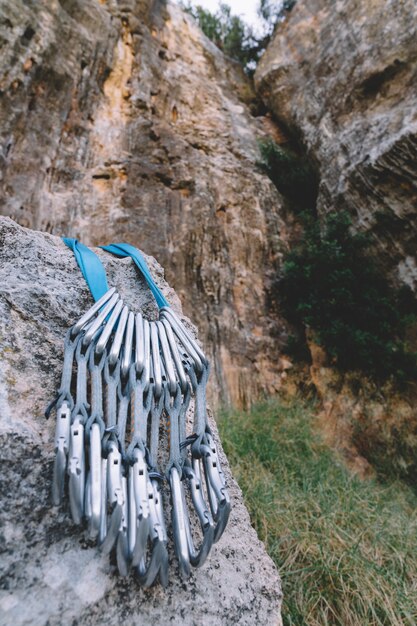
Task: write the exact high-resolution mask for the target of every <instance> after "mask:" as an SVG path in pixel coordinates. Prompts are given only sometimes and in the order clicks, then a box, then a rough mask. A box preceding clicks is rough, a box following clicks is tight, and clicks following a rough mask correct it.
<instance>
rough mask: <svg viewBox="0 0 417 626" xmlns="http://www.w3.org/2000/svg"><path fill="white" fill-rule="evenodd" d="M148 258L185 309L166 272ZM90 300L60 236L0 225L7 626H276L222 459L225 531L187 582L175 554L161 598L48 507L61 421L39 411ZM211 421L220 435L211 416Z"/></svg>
mask: <svg viewBox="0 0 417 626" xmlns="http://www.w3.org/2000/svg"><path fill="white" fill-rule="evenodd" d="M99 255H100V257H101V258H102V260H103V262H104V264H105V267H106V270H107V273H108V276H109V283H110V284H113V285H115V286H117V287H118V289H120V291H121V292H122V293H123V294H124V296H125V297H126V300H127V302H128V303H129V304H131V306H132V307H135V308H142V309H144V310H145V311H146V312H147V314H149V315H152V314H155V313H156V310H155V305H154V304H153V302H152V301H151V297H150V295H149V292H148V290H147V289H146V288H145V287H144V284H143V283H142V282H141V281H140V280H139V279H138V276H137V274H136V272H135V269H134V267H132V263H131V262H130V259H129V260H127V259H126V260H120V259H115V258H114V257H110V255H107V254H105V253H103V252H99ZM147 260H148V262H149V264H150V268H151V271H152V273H153V275H154V277H155V279H156V281H157V283H158V285H159V286H160V287H161V288H162V290H163V292H164V294H165V295H166V297H167V298H168V300H169V301H170V302H171V303H172V304H173V306H174V307H175V308H176V309H177V310H178V311H180V303H179V300H178V298H177V296H176V295H175V293H174V291H173V290H172V289H171V288H170V287H169V286H168V285H167V283H166V282H165V280H164V277H163V271H162V269H161V267H160V266H159V265H158V264H157V263H156V261H155V260H154V259H153V258H150V257H149V258H148V259H147ZM90 304H91V298H90V296H89V292H88V289H87V287H86V284H85V283H84V280H83V278H82V276H81V274H80V271H79V269H78V267H77V265H76V263H75V260H74V258H73V255H72V253H71V252H70V251H69V250H68V248H66V247H65V245H64V244H63V243H62V241H60V239H58V238H57V237H54V236H52V235H49V234H43V233H39V232H34V231H31V230H27V229H25V228H22V227H20V226H18V225H16V223H15V222H13V221H12V220H10V219H9V218H0V358H1V365H0V439H1V451H2V452H1V461H2V462H1V465H2V470H1V489H0V529H1V541H0V546H1V552H2V554H1V558H0V580H1V588H0V624H2V625H4V626H6V625H7V626H10V624H14V625H15V626H23V625H30V626H41V625H42V626H43V625H45V626H46V625H48V626H54V625H58V624H78V625H79V626H81V625H94V626H96V625H98V624H103V625H104V624H106V625H109V626H112V625H117V624H122V623H123V624H133V623H138V624H143V625H144V626H151V625H155V626H156V625H158V626H168V624H184V625H187V626H188V625H190V626H191V625H193V626H197V625H198V626H214V625H216V624H219V625H220V624H221V625H223V624H224V625H225V626H230V625H231V624H239V626H244V625H246V624H247V625H251V626H252V625H253V624H260V625H265V626H267V625H268V626H271V625H272V626H274V625H275V626H278V625H279V624H281V618H280V603H281V586H280V580H279V577H278V574H277V572H276V569H275V567H274V565H273V563H272V561H271V560H270V558H269V557H268V556H267V554H266V552H265V549H264V546H263V545H262V544H261V542H260V541H259V540H258V538H257V536H256V533H255V531H254V530H253V528H252V527H251V525H250V521H249V516H248V512H247V510H246V508H245V506H244V504H243V501H242V495H241V492H240V490H239V488H238V486H237V484H236V483H235V482H234V480H233V478H232V476H231V474H230V469H229V467H228V465H227V461H226V459H225V457H224V455H223V453H222V452H221V458H222V461H223V466H224V469H225V473H226V477H227V483H228V487H229V490H230V494H231V497H232V502H233V509H232V514H231V519H230V521H229V525H228V527H227V529H226V531H225V533H224V535H223V537H222V539H221V540H220V542H219V543H218V544H217V545H216V546H215V547H214V548H213V551H212V553H211V555H210V558H209V560H208V562H207V563H206V565H205V566H203V568H202V569H200V570H196V571H194V572H193V574H192V576H191V578H190V579H189V580H188V581H185V582H182V581H181V580H180V579H179V573H178V568H177V566H176V563H175V559H174V557H173V555H172V554H171V570H170V571H171V582H170V585H169V587H168V589H167V590H166V591H165V592H164V591H163V590H162V588H161V587H159V586H156V587H154V588H152V589H150V590H147V591H144V590H143V589H141V588H140V587H139V586H138V584H137V583H136V581H135V580H134V579H133V578H132V577H129V578H128V579H122V578H120V577H119V576H118V575H117V574H116V567H115V564H114V563H112V562H111V561H109V559H108V558H107V557H102V556H100V554H99V552H98V551H97V549H96V547H95V545H94V543H93V542H91V541H90V540H88V539H87V538H86V537H85V536H84V534H83V533H82V532H81V531H80V530H79V528H77V527H75V526H74V525H73V523H72V521H71V519H70V516H69V511H68V510H67V507H66V506H63V507H62V508H61V509H56V508H52V506H51V499H50V489H51V474H52V462H53V456H54V453H53V436H54V419H51V420H49V421H46V420H45V418H44V417H43V411H44V409H45V406H46V404H47V403H48V401H49V400H50V399H51V398H52V397H53V396H54V393H55V391H56V389H57V385H58V384H59V378H60V370H61V364H62V348H63V337H64V333H65V331H66V329H67V328H68V327H69V326H70V325H71V324H72V323H73V322H74V321H75V320H76V319H77V318H78V317H79V316H80V315H81V314H82V312H83V311H85V310H86V308H87V307H88V306H89V305H90ZM211 425H212V427H213V428H214V431H215V435H216V438H217V437H218V435H217V430H216V428H215V423H214V421H213V419H212V418H211Z"/></svg>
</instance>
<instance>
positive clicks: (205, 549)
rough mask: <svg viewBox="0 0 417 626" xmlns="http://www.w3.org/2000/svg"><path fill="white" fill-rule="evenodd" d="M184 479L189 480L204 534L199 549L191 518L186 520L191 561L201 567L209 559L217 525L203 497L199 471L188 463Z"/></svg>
mask: <svg viewBox="0 0 417 626" xmlns="http://www.w3.org/2000/svg"><path fill="white" fill-rule="evenodd" d="M184 479H187V481H188V484H189V487H190V492H191V499H192V502H193V506H194V510H195V511H196V513H197V517H198V519H199V522H200V527H201V532H202V534H203V539H202V541H201V545H200V547H199V548H198V549H197V548H196V547H195V545H194V540H193V535H192V531H191V524H190V520H189V519H188V518H187V519H186V520H185V522H186V532H187V540H188V550H189V555H190V563H191V565H192V566H193V567H201V566H202V565H203V564H204V562H205V560H206V559H207V557H208V555H209V552H210V550H211V547H212V545H213V543H214V531H215V526H214V521H213V517H212V515H211V513H210V510H209V508H208V507H207V504H206V502H205V501H204V498H203V493H202V483H201V477H200V475H199V473H198V471H197V472H196V471H194V469H193V468H191V466H190V465H188V464H187V463H186V464H185V465H184V467H183V481H184Z"/></svg>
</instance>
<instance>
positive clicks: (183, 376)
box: [161, 318, 188, 393]
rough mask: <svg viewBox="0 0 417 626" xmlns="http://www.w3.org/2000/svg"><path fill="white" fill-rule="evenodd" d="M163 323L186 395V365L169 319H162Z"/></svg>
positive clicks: (181, 385)
mask: <svg viewBox="0 0 417 626" xmlns="http://www.w3.org/2000/svg"><path fill="white" fill-rule="evenodd" d="M161 323H162V324H163V325H164V328H165V333H166V336H167V339H168V345H169V349H170V351H171V355H172V358H173V360H174V364H175V369H176V371H177V375H178V379H179V383H180V387H181V391H182V392H183V393H185V390H186V388H187V384H188V383H187V376H186V374H185V370H184V365H183V362H182V359H181V356H180V353H179V350H178V346H177V342H176V341H175V337H174V333H173V332H172V328H171V326H170V324H169V322H168V320H167V319H165V318H162V319H161Z"/></svg>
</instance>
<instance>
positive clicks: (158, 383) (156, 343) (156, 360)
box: [149, 322, 162, 400]
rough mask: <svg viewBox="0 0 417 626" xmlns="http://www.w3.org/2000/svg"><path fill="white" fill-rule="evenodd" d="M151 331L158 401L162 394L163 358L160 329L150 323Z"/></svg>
mask: <svg viewBox="0 0 417 626" xmlns="http://www.w3.org/2000/svg"><path fill="white" fill-rule="evenodd" d="M149 327H150V331H151V354H152V373H153V382H154V384H153V389H154V395H155V399H156V400H158V399H159V398H160V397H161V393H162V370H161V356H160V354H159V339H158V327H157V326H156V323H155V322H149Z"/></svg>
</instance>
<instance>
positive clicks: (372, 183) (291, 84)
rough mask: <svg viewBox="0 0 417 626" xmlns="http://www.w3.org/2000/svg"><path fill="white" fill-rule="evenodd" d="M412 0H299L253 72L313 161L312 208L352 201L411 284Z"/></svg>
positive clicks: (416, 263)
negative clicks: (316, 184)
mask: <svg viewBox="0 0 417 626" xmlns="http://www.w3.org/2000/svg"><path fill="white" fill-rule="evenodd" d="M416 41H417V4H416V2H415V0H402V1H401V2H398V1H397V0H373V1H372V2H363V0H299V1H298V2H297V4H296V6H295V7H294V9H293V10H292V11H291V13H290V14H289V16H288V19H287V20H286V21H285V22H284V23H282V24H280V26H279V27H278V29H277V32H276V35H275V37H274V39H273V41H272V43H271V44H270V46H269V47H268V49H267V51H266V53H265V55H264V56H263V57H262V60H261V62H260V64H259V66H258V69H257V71H256V74H255V81H256V85H257V88H258V90H259V92H260V94H261V96H262V98H263V99H264V101H265V103H266V104H267V105H268V107H269V108H270V109H271V110H272V111H273V112H274V114H275V115H276V117H277V118H278V120H280V121H281V122H283V123H284V124H285V125H286V126H287V127H288V128H290V129H291V130H292V131H293V132H294V134H295V135H296V136H298V137H299V138H300V139H301V141H302V142H303V143H304V145H305V146H306V148H307V150H308V153H309V155H310V157H311V159H312V161H313V162H315V163H316V165H317V167H318V169H319V170H320V180H321V183H320V194H319V199H318V209H319V211H320V212H321V213H322V214H324V213H326V212H328V211H330V210H332V209H336V210H342V209H345V210H347V211H349V212H350V213H351V215H352V217H353V223H354V226H355V228H357V229H358V230H361V231H369V232H370V233H371V234H372V238H373V241H374V254H375V256H377V258H378V260H379V261H380V263H381V265H382V267H383V268H384V270H385V271H386V272H387V273H388V274H389V275H391V277H392V278H393V279H395V280H396V281H397V282H402V283H405V284H408V285H409V286H410V287H412V288H413V289H414V290H416V287H417V260H416V250H417V179H416V162H417V45H416Z"/></svg>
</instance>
